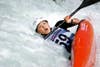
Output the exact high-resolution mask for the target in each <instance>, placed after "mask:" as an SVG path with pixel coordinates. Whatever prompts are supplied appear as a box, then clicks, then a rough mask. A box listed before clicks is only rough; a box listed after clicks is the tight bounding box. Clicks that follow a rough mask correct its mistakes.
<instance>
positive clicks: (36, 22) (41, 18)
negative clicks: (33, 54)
mask: <svg viewBox="0 0 100 67" xmlns="http://www.w3.org/2000/svg"><path fill="white" fill-rule="evenodd" d="M43 20H46V21H47V19H46V18H43V17H40V18H36V19H35V21H34V22H33V26H34V30H35V31H36V30H37V26H38V24H39V23H40V22H41V21H43Z"/></svg>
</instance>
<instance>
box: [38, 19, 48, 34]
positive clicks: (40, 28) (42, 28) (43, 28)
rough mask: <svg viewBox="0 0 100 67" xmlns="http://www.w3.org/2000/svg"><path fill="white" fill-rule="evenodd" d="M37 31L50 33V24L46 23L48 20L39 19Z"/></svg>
mask: <svg viewBox="0 0 100 67" xmlns="http://www.w3.org/2000/svg"><path fill="white" fill-rule="evenodd" d="M37 32H38V33H40V34H48V33H50V26H49V24H48V21H46V20H43V21H41V22H40V23H39V25H38V27H37Z"/></svg>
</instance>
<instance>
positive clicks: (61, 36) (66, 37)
mask: <svg viewBox="0 0 100 67" xmlns="http://www.w3.org/2000/svg"><path fill="white" fill-rule="evenodd" d="M73 38H74V33H71V32H70V31H68V30H65V29H62V28H58V29H56V30H55V31H54V32H53V33H52V34H51V35H50V36H49V37H48V38H47V39H49V40H51V41H53V42H55V43H56V44H59V45H63V46H65V48H66V49H67V51H68V52H71V44H72V41H73Z"/></svg>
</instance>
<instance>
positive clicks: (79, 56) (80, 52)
mask: <svg viewBox="0 0 100 67" xmlns="http://www.w3.org/2000/svg"><path fill="white" fill-rule="evenodd" d="M95 46H96V43H95V41H94V30H93V27H92V25H91V24H90V21H88V20H82V21H81V22H80V24H79V27H78V29H77V32H76V34H75V37H74V40H73V43H72V54H71V57H72V59H71V62H72V67H94V65H95V59H96V47H95Z"/></svg>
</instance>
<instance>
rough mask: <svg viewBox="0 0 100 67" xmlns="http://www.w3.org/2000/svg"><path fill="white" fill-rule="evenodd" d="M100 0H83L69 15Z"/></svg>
mask: <svg viewBox="0 0 100 67" xmlns="http://www.w3.org/2000/svg"><path fill="white" fill-rule="evenodd" d="M99 1H100V0H83V2H82V3H81V5H80V6H79V7H78V8H77V9H76V10H75V11H74V12H72V13H71V14H70V15H69V16H70V17H72V16H73V15H74V14H75V13H76V12H78V11H79V10H80V9H82V8H84V7H87V6H89V5H92V4H94V3H97V2H99ZM63 23H64V22H62V23H61V24H59V25H58V26H57V27H56V28H54V30H53V31H52V32H50V33H49V34H48V35H47V36H46V37H45V38H44V39H47V38H48V37H49V36H50V35H51V34H52V33H53V32H54V31H55V30H56V29H57V28H58V27H59V26H60V25H62V24H63Z"/></svg>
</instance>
